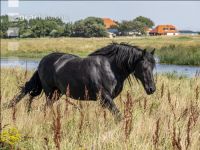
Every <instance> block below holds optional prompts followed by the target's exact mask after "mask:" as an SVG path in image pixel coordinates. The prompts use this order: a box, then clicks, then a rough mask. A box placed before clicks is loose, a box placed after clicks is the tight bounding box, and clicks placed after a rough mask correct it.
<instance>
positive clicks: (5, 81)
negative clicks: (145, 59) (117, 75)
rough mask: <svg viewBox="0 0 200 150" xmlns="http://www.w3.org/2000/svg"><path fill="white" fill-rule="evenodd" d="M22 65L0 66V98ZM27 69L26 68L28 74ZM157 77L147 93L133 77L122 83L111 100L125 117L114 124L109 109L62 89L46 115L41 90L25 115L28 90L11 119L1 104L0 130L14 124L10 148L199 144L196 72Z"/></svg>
mask: <svg viewBox="0 0 200 150" xmlns="http://www.w3.org/2000/svg"><path fill="white" fill-rule="evenodd" d="M24 71H25V70H22V69H2V70H1V101H2V104H4V103H6V102H8V101H9V100H11V99H12V98H13V97H14V95H16V93H18V92H19V89H18V83H17V80H18V79H20V77H24ZM32 73H33V71H27V79H29V78H30V77H31V75H32ZM16 75H17V77H16ZM157 78H158V80H157V82H156V87H157V91H156V92H155V94H153V95H150V96H147V95H146V93H145V91H144V88H143V87H142V85H141V84H137V82H136V81H134V80H133V86H132V90H130V87H129V86H128V84H127V83H125V86H124V90H123V92H122V93H121V95H119V97H117V98H116V99H115V100H114V102H115V103H116V105H117V107H118V108H119V110H120V111H121V112H122V111H123V112H124V113H123V114H124V115H123V117H124V120H123V121H122V122H121V123H119V124H115V122H114V119H113V116H112V114H111V113H110V112H109V111H108V110H106V109H103V108H101V106H100V105H99V101H98V102H94V101H88V102H85V101H84V102H81V104H80V103H79V101H75V100H73V99H71V98H69V97H68V96H69V94H70V91H67V90H66V95H68V96H67V97H65V96H62V97H61V98H60V100H59V101H56V102H55V103H54V104H53V107H52V108H53V110H52V108H51V107H50V109H49V108H47V109H46V112H45V113H46V115H45V116H44V109H43V107H42V108H40V107H41V106H43V105H44V104H45V98H46V97H45V95H44V94H43V95H42V96H39V97H38V98H36V99H35V100H34V101H33V103H32V109H31V112H30V113H29V114H28V115H27V111H26V108H25V107H24V106H25V105H24V103H25V102H26V101H27V98H28V96H27V97H25V98H24V99H22V100H21V101H20V102H19V103H18V104H17V105H16V110H17V111H16V113H15V117H16V120H15V122H14V121H13V110H12V109H9V110H8V109H5V108H4V105H2V106H1V108H2V112H1V113H2V114H1V115H2V118H3V119H2V122H1V123H2V130H3V131H5V128H3V126H5V125H7V124H9V126H11V127H17V128H18V130H19V133H20V135H21V137H22V140H20V141H18V142H17V143H16V144H14V145H13V149H17V148H19V149H30V150H33V149H34V150H41V149H59V148H60V149H63V150H68V149H102V150H104V149H105V150H112V149H116V150H121V149H137V150H143V149H170V150H171V149H174V150H175V149H176V150H177V149H179V150H183V149H184V150H185V149H188V150H190V149H191V150H193V149H194V150H196V149H198V148H199V145H200V141H199V138H200V135H199V134H198V131H199V130H200V126H199V124H200V107H199V103H200V99H199V83H200V78H199V77H195V78H178V77H174V78H170V77H169V76H166V75H158V76H157ZM163 87H164V88H163ZM127 91H128V92H127ZM161 93H162V94H161ZM55 98H56V96H55ZM77 102H78V103H77ZM146 112H148V113H146ZM88 114H89V117H88ZM23 137H24V138H23ZM25 137H31V138H25Z"/></svg>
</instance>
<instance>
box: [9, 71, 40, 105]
mask: <svg viewBox="0 0 200 150" xmlns="http://www.w3.org/2000/svg"><path fill="white" fill-rule="evenodd" d="M41 92H42V84H41V81H40V77H39V74H38V71H35V73H34V74H33V76H32V77H31V79H30V80H29V81H27V82H26V83H25V85H24V86H23V87H21V91H20V93H19V94H18V95H17V96H16V97H14V98H13V99H12V100H11V102H10V103H9V105H8V108H10V107H13V106H14V105H16V104H17V103H18V102H19V101H20V100H21V99H22V98H23V97H24V96H25V95H26V94H29V95H30V96H32V97H35V96H38V95H40V93H41Z"/></svg>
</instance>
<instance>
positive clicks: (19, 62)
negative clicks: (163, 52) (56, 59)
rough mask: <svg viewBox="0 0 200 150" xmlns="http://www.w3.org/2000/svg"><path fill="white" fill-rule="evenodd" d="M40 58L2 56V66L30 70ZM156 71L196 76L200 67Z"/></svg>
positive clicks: (160, 66) (159, 66) (165, 67)
mask: <svg viewBox="0 0 200 150" xmlns="http://www.w3.org/2000/svg"><path fill="white" fill-rule="evenodd" d="M39 61H40V60H39V59H25V58H20V59H19V58H10V57H9V58H1V68H15V67H21V68H24V69H25V68H27V69H28V70H34V69H36V68H37V66H38V63H39ZM154 72H157V73H158V74H161V73H176V74H177V75H183V76H187V77H194V76H195V74H196V73H197V72H200V67H194V66H182V65H167V64H159V63H157V64H156V69H155V70H154Z"/></svg>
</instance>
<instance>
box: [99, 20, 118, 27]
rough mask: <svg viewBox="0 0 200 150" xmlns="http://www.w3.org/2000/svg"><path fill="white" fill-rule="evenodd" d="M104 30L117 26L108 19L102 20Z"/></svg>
mask: <svg viewBox="0 0 200 150" xmlns="http://www.w3.org/2000/svg"><path fill="white" fill-rule="evenodd" d="M102 19H103V22H104V24H105V27H106V29H110V28H111V27H112V26H117V23H116V22H115V21H113V20H112V19H110V18H102Z"/></svg>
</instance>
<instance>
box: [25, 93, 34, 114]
mask: <svg viewBox="0 0 200 150" xmlns="http://www.w3.org/2000/svg"><path fill="white" fill-rule="evenodd" d="M33 99H34V97H33V96H30V97H29V99H28V102H27V103H28V104H27V112H28V113H29V112H30V111H31V104H32V102H33Z"/></svg>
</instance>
